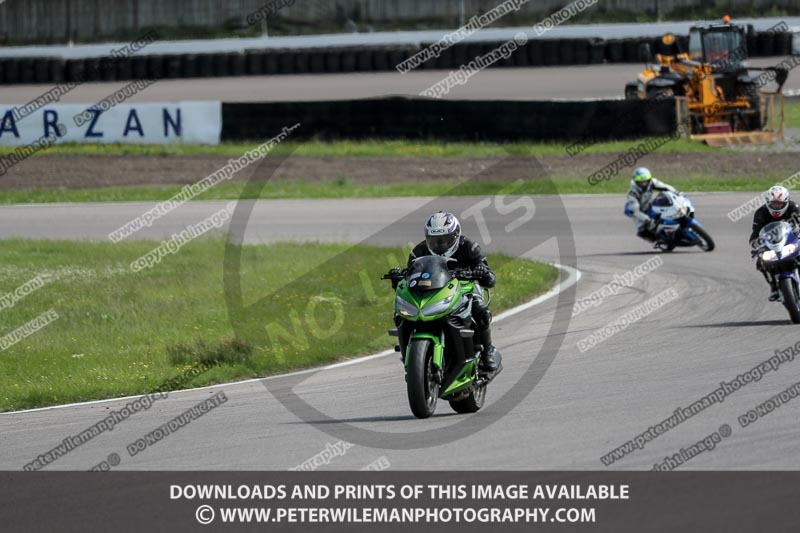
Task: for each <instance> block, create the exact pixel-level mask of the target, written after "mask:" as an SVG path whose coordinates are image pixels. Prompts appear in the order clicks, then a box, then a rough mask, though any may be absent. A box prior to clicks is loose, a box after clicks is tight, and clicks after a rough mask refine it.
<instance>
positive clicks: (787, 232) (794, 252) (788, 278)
mask: <svg viewBox="0 0 800 533" xmlns="http://www.w3.org/2000/svg"><path fill="white" fill-rule="evenodd" d="M799 244H800V243H798V238H797V235H795V234H794V230H793V229H792V226H791V225H790V224H789V223H788V222H780V221H779V222H771V223H769V224H767V225H766V226H764V227H763V228H762V229H761V231H760V232H759V234H758V249H757V251H756V256H757V257H758V261H759V262H760V264H761V268H763V269H764V270H766V271H767V272H768V273H770V274H771V275H772V276H773V277H774V279H775V280H776V281H777V282H778V292H779V293H780V296H781V302H783V306H784V307H785V308H786V310H787V311H789V316H790V317H791V319H792V323H794V324H800V292H799V291H798V287H799V286H800V276H798V273H797V265H798V258H800V249H798V248H799V247H800V246H799Z"/></svg>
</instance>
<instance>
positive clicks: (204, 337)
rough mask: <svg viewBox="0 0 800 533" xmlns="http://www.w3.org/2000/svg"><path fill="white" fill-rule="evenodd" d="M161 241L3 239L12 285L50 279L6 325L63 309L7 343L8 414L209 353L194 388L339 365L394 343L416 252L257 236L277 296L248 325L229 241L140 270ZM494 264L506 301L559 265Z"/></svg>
mask: <svg viewBox="0 0 800 533" xmlns="http://www.w3.org/2000/svg"><path fill="white" fill-rule="evenodd" d="M155 244H156V243H153V242H146V241H131V242H124V243H119V244H112V243H82V242H58V241H34V240H22V239H14V240H6V241H3V242H2V246H0V272H1V273H2V276H0V291H1V292H0V293H6V292H9V291H13V290H15V289H16V288H17V287H19V286H21V285H22V284H23V283H25V282H26V281H28V280H30V279H32V278H34V277H35V276H37V275H45V276H49V277H48V278H47V279H48V280H49V281H48V283H47V284H46V285H44V286H43V287H41V288H39V289H38V290H36V291H34V292H32V293H30V294H29V295H28V296H26V297H25V298H24V299H22V300H20V301H18V302H17V303H16V305H14V306H12V307H8V306H5V307H6V308H5V309H3V310H2V311H0V336H2V335H7V334H9V333H10V332H11V331H13V330H15V329H16V328H18V327H20V326H22V325H23V324H25V323H27V322H29V321H31V320H32V319H34V318H35V317H37V316H39V315H40V314H42V313H44V312H46V311H48V310H50V309H52V310H54V311H55V312H56V313H58V316H59V318H58V319H57V320H55V321H54V322H52V323H50V324H48V325H46V326H44V327H43V328H42V329H40V330H39V331H36V332H35V333H33V334H32V335H30V336H28V337H26V338H24V339H22V340H21V341H19V342H17V343H16V344H13V345H11V346H9V347H7V348H6V349H5V350H3V351H0V411H8V410H16V409H23V408H32V407H38V406H43V405H51V404H59V403H67V402H74V401H83V400H92V399H99V398H108V397H115V396H123V395H136V394H142V393H146V392H148V391H151V390H153V389H154V388H155V387H157V386H158V385H159V384H160V383H162V382H163V381H164V380H165V379H170V378H174V377H176V376H178V375H180V374H181V373H182V372H183V371H184V370H186V369H189V368H192V367H195V368H196V367H197V366H198V365H202V364H203V363H211V364H213V365H214V366H213V367H212V368H211V369H210V370H208V371H206V372H204V373H201V374H200V375H199V376H197V377H195V378H194V380H193V381H191V382H190V383H187V384H186V386H187V387H191V386H201V385H206V384H212V383H217V382H222V381H227V380H234V379H239V378H248V377H256V376H264V375H268V374H272V373H277V372H284V371H288V370H292V369H296V368H301V367H307V366H312V365H319V364H323V363H329V362H332V361H335V360H338V359H342V358H346V357H350V356H356V355H360V354H364V353H367V352H370V351H374V350H379V349H385V348H387V347H391V345H392V339H390V338H389V337H388V336H387V335H386V329H387V328H388V327H390V326H391V302H392V297H393V293H392V291H391V289H390V287H389V284H388V282H386V281H381V280H379V277H380V275H381V274H382V273H383V272H385V271H386V269H387V268H388V266H389V265H390V264H396V263H397V262H399V261H400V259H399V258H402V257H404V251H403V250H400V249H387V248H377V247H368V246H355V247H352V246H349V245H343V244H273V245H258V246H244V247H243V248H242V261H241V265H242V267H241V277H240V279H241V284H242V289H243V294H244V299H245V302H244V305H246V306H248V305H251V304H253V303H255V302H256V301H258V300H260V299H262V298H263V299H264V303H262V304H260V307H259V308H258V309H257V310H252V311H250V312H248V313H246V314H245V315H243V316H244V318H243V319H242V320H243V321H237V323H239V324H240V326H239V329H237V334H235V333H234V330H233V327H232V325H231V324H232V320H231V318H230V317H229V315H228V312H227V307H226V304H225V299H224V290H223V284H222V279H223V266H222V265H223V255H224V248H225V243H224V241H223V240H222V239H220V238H210V239H198V240H195V241H193V242H191V243H189V244H187V245H186V246H184V247H183V248H182V249H181V250H180V252H179V253H177V254H173V255H170V256H167V257H165V258H163V259H162V261H161V262H160V263H159V264H157V265H155V266H154V267H153V268H151V269H147V270H143V271H141V272H138V273H134V272H132V271H130V270H129V267H128V265H129V264H130V263H131V261H132V260H134V259H136V258H137V257H139V256H140V255H142V254H144V253H146V252H148V251H150V250H151V249H152V248H153V247H154V246H155ZM344 252H346V253H344ZM489 261H490V263H491V264H492V266H493V267H494V269H495V270H496V272H497V274H498V278H499V283H498V287H497V290H496V291H495V292H494V294H493V297H494V299H493V303H492V307H493V309H496V310H500V309H503V308H507V307H509V306H513V305H515V304H518V303H521V302H523V301H526V300H528V299H530V298H531V297H532V296H533V295H535V294H538V293H540V292H542V291H544V290H546V289H547V288H549V287H550V286H551V285H552V284H553V282H554V281H555V279H556V277H557V272H556V269H555V268H554V267H552V266H550V265H545V264H542V263H536V262H532V261H528V260H524V259H515V258H510V257H505V256H498V255H494V256H490V258H489ZM321 265H325V266H324V268H318V267H319V266H321ZM295 280H297V281H295ZM278 289H280V290H278ZM273 291H277V292H275V293H274V294H272V295H271V296H270V297H269V298H264V297H265V296H267V295H270V293H273ZM340 318H341V319H342V320H341V321H339V319H340ZM295 320H297V323H295ZM337 324H338V325H337ZM296 325H297V326H298V327H299V328H300V329H299V330H298V331H299V333H298V334H295V335H294V337H295V340H294V341H292V342H288V341H287V340H286V339H285V338H282V337H280V335H279V333H278V332H279V331H281V328H283V329H285V330H287V331H290V332H292V331H295V330H294V328H295V326H296ZM337 327H340V329H339V330H338V331H337V332H336V333H335V334H330V332H331V331H336V328H337ZM273 334H274V335H273ZM270 335H273V336H270ZM326 336H327V337H326ZM397 371H398V372H401V369H400V368H399V365H398V368H397Z"/></svg>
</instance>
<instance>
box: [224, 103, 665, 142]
mask: <svg viewBox="0 0 800 533" xmlns="http://www.w3.org/2000/svg"><path fill="white" fill-rule="evenodd" d="M620 117H625V119H624V120H621V119H620ZM295 123H300V124H302V127H301V128H298V129H297V130H296V131H295V132H293V133H292V137H293V138H295V139H303V138H306V139H308V138H321V139H337V138H339V139H341V138H353V139H358V138H401V139H441V140H454V141H455V140H470V141H521V140H532V141H551V140H582V139H589V140H591V141H593V142H594V141H599V140H611V139H622V138H639V137H645V136H652V135H666V134H670V133H671V132H674V131H675V129H676V119H675V104H674V102H672V101H670V100H664V101H655V102H654V101H644V100H592V101H571V102H569V101H495V100H492V101H479V100H436V99H432V98H419V97H413V98H412V97H389V98H370V99H363V100H346V101H330V102H270V103H223V104H222V136H221V138H222V140H223V141H242V140H249V141H255V140H259V139H266V138H270V137H272V136H273V135H275V132H276V131H280V130H281V128H282V127H284V126H285V125H286V124H295Z"/></svg>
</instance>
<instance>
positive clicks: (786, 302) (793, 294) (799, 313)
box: [778, 278, 800, 324]
mask: <svg viewBox="0 0 800 533" xmlns="http://www.w3.org/2000/svg"><path fill="white" fill-rule="evenodd" d="M778 289H779V290H780V291H781V301H783V306H784V307H786V310H787V311H789V317H791V319H792V323H793V324H800V308H798V307H797V306H798V301H800V298H798V294H797V283H795V281H794V279H792V278H783V279H782V280H781V281H780V283H779V284H778Z"/></svg>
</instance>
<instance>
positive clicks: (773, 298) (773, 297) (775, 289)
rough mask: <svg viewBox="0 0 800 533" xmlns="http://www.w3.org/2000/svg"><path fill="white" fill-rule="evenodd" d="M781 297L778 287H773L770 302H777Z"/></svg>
mask: <svg viewBox="0 0 800 533" xmlns="http://www.w3.org/2000/svg"><path fill="white" fill-rule="evenodd" d="M780 299H781V295H780V294H779V293H778V287H774V286H773V287H772V289H771V290H770V293H769V301H770V302H777V301H778V300H780Z"/></svg>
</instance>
